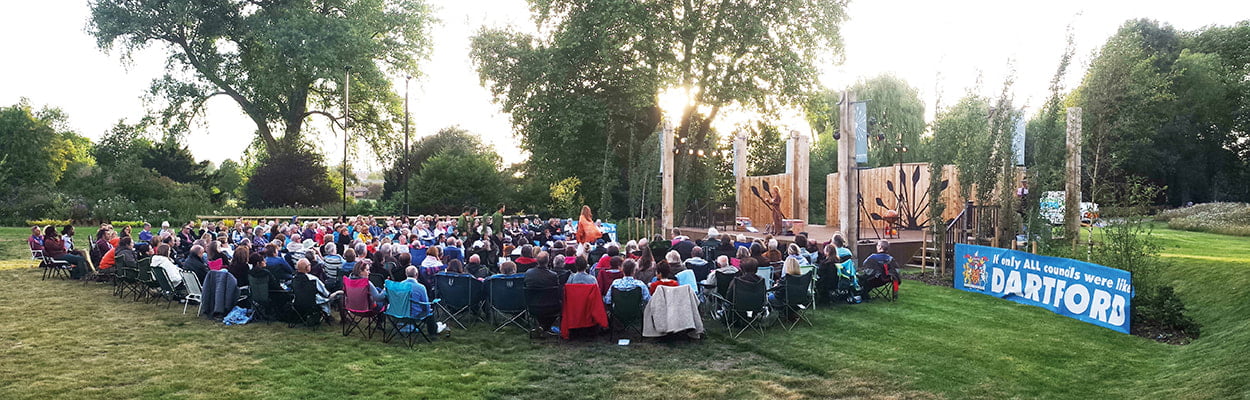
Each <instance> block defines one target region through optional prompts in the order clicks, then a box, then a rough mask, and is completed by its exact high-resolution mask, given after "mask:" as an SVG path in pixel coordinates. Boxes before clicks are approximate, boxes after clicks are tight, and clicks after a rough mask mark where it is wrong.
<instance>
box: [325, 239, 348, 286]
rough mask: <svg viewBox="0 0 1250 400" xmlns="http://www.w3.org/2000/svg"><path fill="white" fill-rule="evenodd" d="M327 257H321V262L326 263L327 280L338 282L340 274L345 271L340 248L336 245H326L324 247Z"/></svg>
mask: <svg viewBox="0 0 1250 400" xmlns="http://www.w3.org/2000/svg"><path fill="white" fill-rule="evenodd" d="M322 251H324V252H325V256H323V257H321V262H323V263H325V265H326V266H325V272H326V278H328V279H334V280H338V278H339V276H341V275H339V274H341V273H342V271H343V263H344V262H345V261H344V260H343V257H341V256H339V254H338V248H337V246H335V245H334V243H329V244H326V245H325V246H324V247H322Z"/></svg>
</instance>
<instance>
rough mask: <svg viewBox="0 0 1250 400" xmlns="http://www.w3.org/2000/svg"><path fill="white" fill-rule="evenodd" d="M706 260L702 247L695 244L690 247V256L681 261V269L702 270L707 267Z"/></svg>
mask: <svg viewBox="0 0 1250 400" xmlns="http://www.w3.org/2000/svg"><path fill="white" fill-rule="evenodd" d="M707 264H708V262H707V260H704V259H703V247H701V246H695V247H694V248H693V249H690V258H688V259H686V261H685V262H682V266H683V269H693V270H696V271H698V270H702V269H704V268H706V267H707Z"/></svg>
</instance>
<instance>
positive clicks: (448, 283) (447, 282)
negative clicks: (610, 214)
mask: <svg viewBox="0 0 1250 400" xmlns="http://www.w3.org/2000/svg"><path fill="white" fill-rule="evenodd" d="M434 286H435V288H436V290H437V291H438V297H439V300H441V301H439V302H438V313H439V314H441V317H440V318H439V322H442V323H444V324H449V325H450V323H448V321H451V322H455V323H456V325H457V326H459V327H460V329H465V327H464V323H463V322H461V321H460V317H461V316H463V315H464V314H465V313H470V314H471V315H469V316H470V317H473V316H476V314H477V305H478V298H479V297H481V294H480V293H481V292H482V282H479V281H478V280H477V279H476V278H472V277H468V276H456V275H450V274H438V275H434Z"/></svg>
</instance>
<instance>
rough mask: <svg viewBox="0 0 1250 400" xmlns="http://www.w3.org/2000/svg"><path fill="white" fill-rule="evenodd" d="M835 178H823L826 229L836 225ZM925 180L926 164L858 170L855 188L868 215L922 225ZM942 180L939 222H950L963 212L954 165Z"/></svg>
mask: <svg viewBox="0 0 1250 400" xmlns="http://www.w3.org/2000/svg"><path fill="white" fill-rule="evenodd" d="M1017 174H1018V175H1019V176H1021V177H1022V176H1023V169H1017ZM837 176H838V173H836V172H835V173H832V174H829V175H828V176H826V177H825V195H826V200H825V201H826V202H825V204H826V209H825V220H826V221H827V224H828V225H830V226H837V225H839V222H838V191H839V188H838V185H837ZM929 178H930V177H929V165H928V164H927V163H907V164H902V165H901V166H899V165H895V166H889V167H881V168H873V169H865V170H861V171H859V185H860V188H861V190H862V193H863V195H864V207H865V208H866V209H867V212H868V213H877V214H881V213H883V212H885V211H886V210H896V211H898V213H899V215H900V217H902V218H903V221H904V224H905V225H912V226H917V225H926V221H927V220H928V217H929V211H928V203H929V197H928V196H929V195H928V190H929ZM942 179H944V180H946V181H947V186H946V189H945V190H943V191H942V192H941V193H940V194H939V198H940V199H941V202H942V204H945V205H946V209H945V210H944V211H943V213H942V219H943V220H950V219H951V218H955V217H956V216H958V215H959V212H960V211H962V210H963V208H964V202H965V199H964V198H962V197H960V195H959V176H958V173H957V172H956V169H955V166H954V165H947V166H944V167H943V168H942ZM1017 180H1019V177H1017ZM973 191H975V188H974V189H973ZM878 199H880V203H878ZM860 212H863V211H860ZM860 221H861V225H863V226H868V225H869V224H870V222H871V219H870V218H869V217H868V216H861V217H860Z"/></svg>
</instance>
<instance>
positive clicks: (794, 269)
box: [768, 245, 803, 309]
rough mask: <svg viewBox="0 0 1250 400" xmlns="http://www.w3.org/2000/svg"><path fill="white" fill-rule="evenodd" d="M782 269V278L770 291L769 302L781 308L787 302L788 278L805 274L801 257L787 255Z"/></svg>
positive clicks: (776, 307) (774, 306)
mask: <svg viewBox="0 0 1250 400" xmlns="http://www.w3.org/2000/svg"><path fill="white" fill-rule="evenodd" d="M791 246H793V245H791ZM781 270H782V272H783V273H782V274H781V278H779V279H777V281H776V282H774V283H773V287H772V289H771V290H770V291H769V292H768V304H771V305H772V306H773V308H775V309H780V308H781V307H782V306H783V305H784V303H785V298H786V279H787V278H790V277H796V278H797V277H799V276H802V275H803V270H801V269H799V257H786V261H785V262H784V263H783V264H782V267H781Z"/></svg>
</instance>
